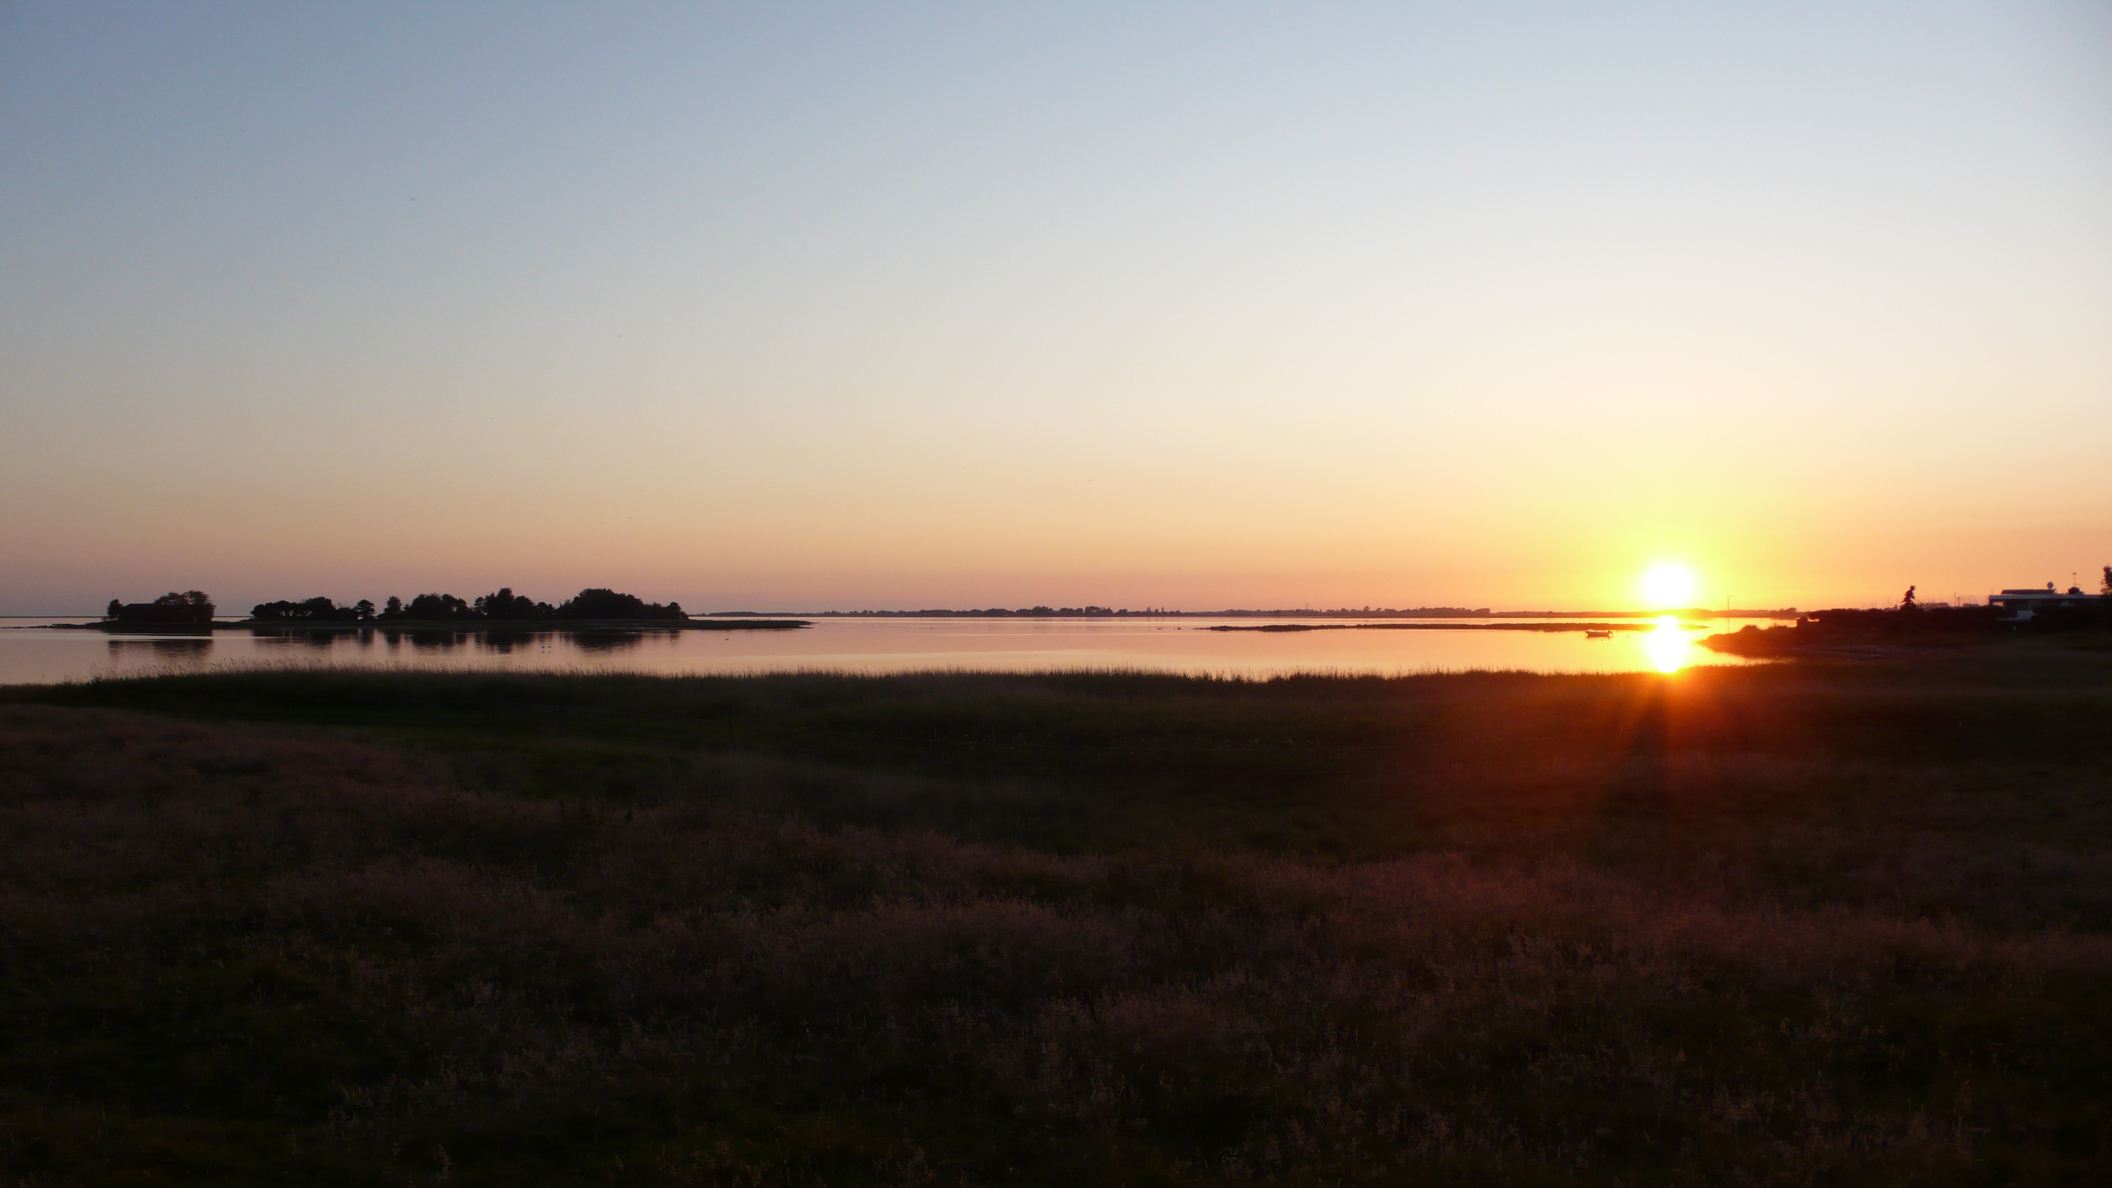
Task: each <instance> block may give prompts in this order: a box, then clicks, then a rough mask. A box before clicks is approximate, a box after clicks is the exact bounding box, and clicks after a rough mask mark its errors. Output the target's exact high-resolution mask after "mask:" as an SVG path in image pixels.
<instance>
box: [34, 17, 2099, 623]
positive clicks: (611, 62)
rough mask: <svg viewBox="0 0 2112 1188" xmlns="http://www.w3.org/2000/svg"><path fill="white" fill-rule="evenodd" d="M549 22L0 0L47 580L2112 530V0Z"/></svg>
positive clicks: (1513, 583)
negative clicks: (32, 4) (7, 1)
mask: <svg viewBox="0 0 2112 1188" xmlns="http://www.w3.org/2000/svg"><path fill="white" fill-rule="evenodd" d="M501 11H510V10H500V9H492V10H488V11H484V10H479V9H477V8H476V7H475V6H468V5H465V6H456V7H453V8H450V9H447V10H444V11H441V10H422V9H413V8H405V9H397V10H387V11H385V12H383V13H381V14H380V15H378V16H376V15H375V14H369V13H360V14H355V13H351V12H331V11H309V10H302V9H296V10H280V11H270V10H267V11H265V12H264V13H262V14H259V13H257V12H255V11H252V10H246V9H245V10H235V9H221V8H217V7H215V6H211V5H200V6H186V7H184V8H182V9H170V10H146V11H136V10H124V11H118V10H103V9H94V8H56V7H54V8H40V9H27V8H22V7H13V8H9V9H7V10H5V12H4V13H0V160H6V161H8V162H10V167H9V168H8V169H7V170H5V171H0V172H4V176H0V276H5V277H6V278H7V282H6V283H5V284H4V285H0V359H5V360H6V365H5V366H4V368H0V507H4V508H5V510H6V513H7V514H6V515H5V516H4V517H0V612H15V613H39V612H49V613H57V612H64V611H88V610H93V609H94V608H96V607H99V606H100V605H101V604H102V603H103V602H104V601H106V600H107V599H108V598H110V597H112V596H117V597H124V598H128V599H130V598H145V597H149V596H152V595H154V594H157V593H160V592H161V591H163V590H166V589H170V588H178V589H181V588H188V587H193V586H196V587H201V588H204V589H206V590H208V591H211V592H213V593H214V594H215V595H216V596H218V597H219V598H220V599H221V601H222V603H223V604H224V605H229V606H234V607H238V608H239V607H246V606H247V604H248V603H249V602H252V601H256V600H260V599H265V598H279V597H307V596H309V595H312V594H316V593H325V594H330V595H332V596H335V597H338V598H340V599H342V600H346V601H350V600H352V599H355V598H359V597H370V598H376V599H379V598H381V597H384V596H386V595H388V594H392V593H394V594H402V595H405V596H408V595H410V594H414V593H417V592H420V591H424V590H448V591H453V592H456V593H461V594H465V595H467V594H474V593H478V592H482V591H485V590H488V589H490V588H493V587H495V586H497V585H500V584H508V585H511V586H513V587H514V588H515V589H517V590H521V591H524V592H527V593H530V594H532V595H535V596H537V597H545V598H552V599H555V598H557V597H561V596H563V595H565V594H568V593H570V592H572V591H575V590H577V589H579V588H580V587H582V586H585V585H590V584H592V585H614V586H617V587H619V588H626V589H631V590H635V591H637V592H639V593H641V594H645V595H647V596H649V597H652V598H655V599H666V598H679V599H680V600H682V602H683V603H684V605H685V606H688V607H690V608H691V609H726V608H767V609H806V610H812V609H824V608H855V607H893V608H901V607H916V606H950V607H964V606H987V605H1005V606H1022V605H1031V604H1034V603H1049V604H1052V605H1064V604H1072V605H1081V604H1085V603H1098V604H1103V605H1110V606H1130V607H1142V606H1146V605H1155V606H1172V607H1181V608H1190V609H1201V608H1214V607H1225V606H1270V605H1321V606H1343V605H1348V606H1363V605H1367V604H1370V605H1393V606H1412V605H1426V604H1452V605H1461V604H1463V605H1470V606H1498V607H1557V606H1560V607H1609V608H1610V607H1620V606H1629V605H1636V604H1637V603H1638V602H1639V601H1640V592H1639V590H1638V582H1639V579H1640V576H1641V574H1642V573H1643V571H1644V570H1645V569H1646V568H1647V567H1648V566H1649V565H1651V564H1653V563H1655V562H1658V561H1661V560H1673V561H1679V562H1681V563H1684V564H1687V565H1689V566H1690V567H1691V568H1692V569H1693V570H1694V571H1695V572H1696V574H1697V575H1698V579H1699V584H1698V589H1697V594H1696V598H1697V601H1699V602H1701V603H1704V604H1712V605H1720V604H1721V602H1722V600H1723V599H1724V598H1725V597H1726V596H1729V597H1731V598H1733V599H1734V600H1735V601H1736V602H1737V603H1738V604H1739V605H1741V606H1783V605H1798V606H1804V607H1814V606H1823V605H1835V604H1843V603H1846V604H1869V603H1877V602H1890V601H1893V600H1896V599H1897V597H1898V595H1899V593H1900V592H1901V591H1902V590H1903V589H1904V588H1905V587H1906V586H1907V585H1908V584H1910V583H1911V584H1915V585H1918V586H1919V588H1920V592H1921V595H1922V596H1923V597H1924V598H1925V599H1930V600H1940V599H1947V598H1950V597H1952V596H1953V595H1964V596H1972V597H1978V596H1981V595H1984V594H1985V593H1986V592H1987V590H1988V589H1989V588H1990V587H2000V586H2005V585H2018V584H2042V583H2044V582H2046V581H2057V582H2060V583H2061V584H2063V585H2066V584H2067V583H2068V581H2069V580H2070V574H2071V572H2074V573H2077V574H2079V577H2078V579H2077V580H2080V581H2082V582H2083V584H2084V585H2085V586H2086V587H2089V588H2093V589H2094V588H2095V586H2096V579H2095V578H2094V577H2093V576H2092V575H2094V574H2095V572H2096V570H2097V568H2098V567H2099V566H2102V565H2105V564H2107V563H2112V220H2108V219H2106V218H2105V217H2104V212H2105V211H2107V210H2112V16H2108V15H2107V10H2105V9H2104V8H2102V7H2097V6H2089V5H2072V6H2071V5H2040V6H2031V5H2000V6H1996V5H1988V6H1976V5H1963V6H1947V7H1940V8H1935V7H1930V6H1925V5H1912V6H1888V5H1870V6H1858V7H1856V8H1855V9H1854V10H1852V11H1842V10H1838V9H1836V8H1834V7H1832V6H1818V5H1814V6H1800V5H1780V6H1767V7H1765V8H1760V7H1752V8H1742V9H1731V8H1723V9H1716V8H1710V9H1705V10H1704V9H1696V8H1691V7H1684V6H1655V5H1641V6H1613V7H1608V6H1591V7H1583V6H1579V7H1576V8H1560V7H1543V6H1532V7H1507V6H1493V5H1492V6H1459V7H1448V8H1418V9H1392V8H1389V9H1369V10H1366V9H1339V10H1329V11H1328V12H1326V13H1325V14H1321V15H1318V16H1313V15H1301V14H1299V13H1297V12H1295V11H1294V10H1292V9H1290V8H1283V9H1273V10H1272V9H1266V8H1242V9H1227V8H1225V7H1223V6H1200V7H1185V6H1178V5H1169V6H1163V7H1151V8H1138V7H1132V6H1119V7H1118V6H1108V7H1104V8H1083V9H1081V8H1073V7H1047V8H1014V9H1005V10H1002V11H996V10H982V9H955V8H941V7H923V6H896V7H890V8H889V9H887V10H885V11H878V10H875V11H860V10H853V9H843V8H835V7H828V8H803V7H799V6H772V7H771V8H769V9H767V10H757V9H751V8H707V9H694V10H661V9H644V8H640V9H625V10H621V11H622V12H623V14H624V16H623V19H620V20H599V19H595V18H594V17H593V15H592V14H591V13H590V11H589V10H586V9H580V10H577V11H574V12H567V11H565V10H539V11H538V12H537V13H536V14H535V15H534V16H533V17H532V18H523V19H512V18H509V19H508V20H506V21H503V22H496V23H495V22H494V21H493V20H492V19H491V18H492V17H493V15H494V14H496V13H499V12H501ZM517 15H518V14H515V16H517Z"/></svg>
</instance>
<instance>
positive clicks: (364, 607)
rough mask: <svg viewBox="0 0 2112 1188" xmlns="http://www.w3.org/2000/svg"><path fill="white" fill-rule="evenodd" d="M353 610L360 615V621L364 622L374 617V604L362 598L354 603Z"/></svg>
mask: <svg viewBox="0 0 2112 1188" xmlns="http://www.w3.org/2000/svg"><path fill="white" fill-rule="evenodd" d="M352 611H353V613H354V614H357V615H358V616H359V621H360V622H362V623H364V622H367V621H368V620H370V619H372V618H373V617H374V604H373V603H372V602H370V601H368V600H367V599H365V598H362V599H360V600H359V601H358V602H355V603H353V604H352Z"/></svg>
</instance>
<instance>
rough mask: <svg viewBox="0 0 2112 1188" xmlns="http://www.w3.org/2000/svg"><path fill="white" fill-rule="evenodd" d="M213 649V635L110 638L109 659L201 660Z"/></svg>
mask: <svg viewBox="0 0 2112 1188" xmlns="http://www.w3.org/2000/svg"><path fill="white" fill-rule="evenodd" d="M212 651H213V637H212V636H210V635H200V636H193V637H189V638H181V639H112V640H111V641H110V659H111V660H113V661H116V662H120V663H121V662H123V661H127V660H138V659H140V658H141V657H151V658H153V659H155V660H203V659H205V658H206V657H207V656H209V655H211V654H212Z"/></svg>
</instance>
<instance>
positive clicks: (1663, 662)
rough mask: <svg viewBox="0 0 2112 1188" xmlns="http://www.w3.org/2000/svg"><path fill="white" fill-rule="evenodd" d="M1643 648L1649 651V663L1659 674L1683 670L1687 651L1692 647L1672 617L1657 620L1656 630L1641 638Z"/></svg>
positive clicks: (1667, 616) (1677, 622) (1676, 620)
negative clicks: (1655, 667) (1654, 666)
mask: <svg viewBox="0 0 2112 1188" xmlns="http://www.w3.org/2000/svg"><path fill="white" fill-rule="evenodd" d="M1643 646H1644V647H1645V648H1647V649H1649V652H1650V662H1651V663H1652V664H1654V665H1656V666H1657V670H1658V671H1659V672H1678V671H1679V670H1680V669H1682V668H1685V667H1686V666H1687V654H1688V651H1689V650H1690V649H1691V648H1692V647H1693V645H1692V644H1690V643H1689V642H1687V635H1686V632H1684V631H1681V630H1680V629H1679V620H1678V619H1677V618H1675V617H1674V616H1672V615H1665V616H1662V617H1660V618H1659V619H1658V621H1657V630H1655V631H1652V632H1650V633H1649V634H1648V635H1646V636H1644V637H1643Z"/></svg>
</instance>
